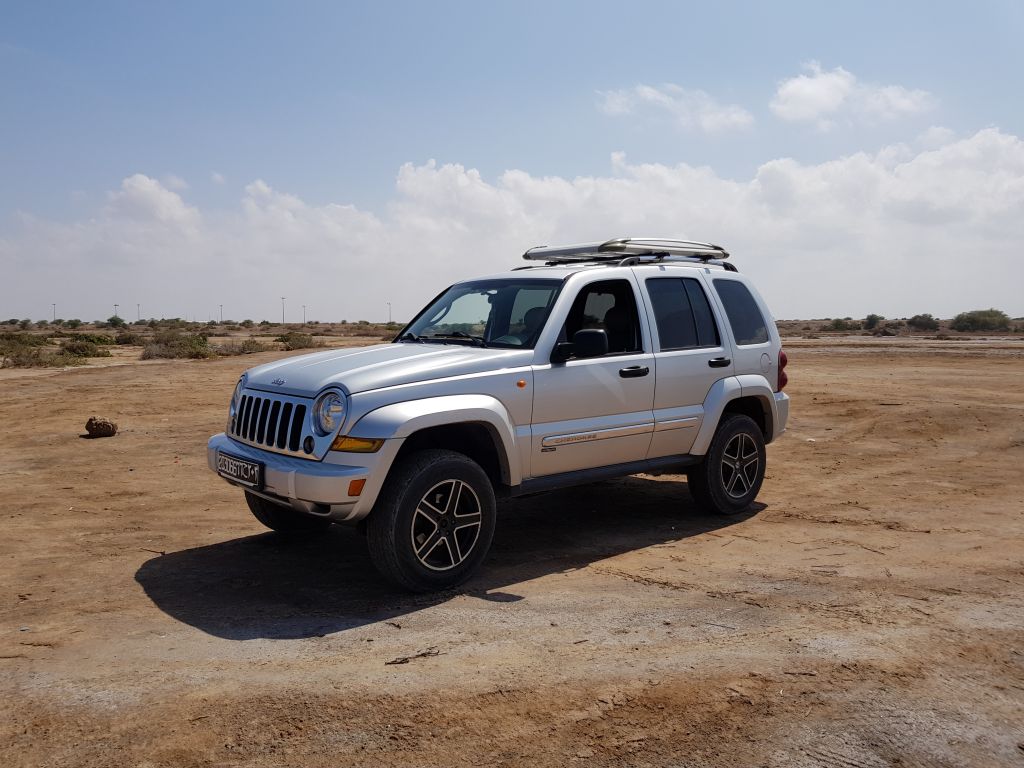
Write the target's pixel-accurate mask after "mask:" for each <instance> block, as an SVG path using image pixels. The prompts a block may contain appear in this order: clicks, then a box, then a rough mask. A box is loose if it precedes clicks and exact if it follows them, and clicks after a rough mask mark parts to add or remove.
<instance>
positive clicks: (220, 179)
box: [210, 171, 227, 184]
mask: <svg viewBox="0 0 1024 768" xmlns="http://www.w3.org/2000/svg"><path fill="white" fill-rule="evenodd" d="M210 181H212V182H213V183H214V184H223V183H224V182H225V181H227V179H225V178H224V174H223V173H218V172H217V171H212V172H211V173H210Z"/></svg>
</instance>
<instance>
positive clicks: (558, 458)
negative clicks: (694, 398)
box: [531, 279, 655, 477]
mask: <svg viewBox="0 0 1024 768" xmlns="http://www.w3.org/2000/svg"><path fill="white" fill-rule="evenodd" d="M583 328H598V329H601V330H604V331H605V333H606V334H607V336H608V347H609V348H608V354H607V355H604V356H602V357H594V358H587V359H570V360H568V361H567V362H565V363H555V364H552V363H547V364H541V365H537V366H535V369H534V386H535V390H534V402H533V436H532V457H531V458H532V462H531V463H532V475H533V476H534V477H541V476H544V475H553V474H558V473H560V472H571V471H573V470H580V469H592V468H596V467H604V466H610V465H613V464H623V463H626V462H631V461H640V460H642V459H644V458H646V456H647V450H648V447H649V446H650V442H651V434H652V432H653V429H654V417H653V412H652V407H653V403H654V380H655V370H654V355H653V354H651V351H650V349H651V347H650V339H649V335H648V333H647V326H646V323H641V321H640V317H639V313H638V312H637V299H636V283H635V281H634V280H632V279H616V280H600V281H595V282H592V283H589V284H587V285H584V286H583V287H582V288H581V289H580V292H579V294H578V295H577V297H576V299H575V301H574V302H573V304H572V307H571V309H570V310H569V314H568V316H567V318H566V320H565V323H564V325H563V327H562V331H561V333H560V336H559V338H561V339H565V340H571V339H572V337H573V334H574V333H575V332H576V331H578V330H581V329H583Z"/></svg>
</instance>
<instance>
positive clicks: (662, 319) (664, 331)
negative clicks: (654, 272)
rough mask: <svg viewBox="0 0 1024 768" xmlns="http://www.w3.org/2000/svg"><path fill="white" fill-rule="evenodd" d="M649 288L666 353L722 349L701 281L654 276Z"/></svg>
mask: <svg viewBox="0 0 1024 768" xmlns="http://www.w3.org/2000/svg"><path fill="white" fill-rule="evenodd" d="M646 285H647V293H648V295H650V297H651V306H652V307H653V308H654V320H655V322H656V323H657V324H658V338H659V339H660V341H661V350H662V351H663V352H664V351H668V350H673V349H694V348H696V347H717V346H719V344H720V342H719V337H718V328H717V327H716V326H715V318H714V315H712V314H711V306H710V305H709V304H708V299H707V296H705V295H704V289H703V288H701V286H700V283H699V282H698V281H696V280H694V279H693V278H689V277H686V278H679V277H652V278H649V279H648V280H647V281H646Z"/></svg>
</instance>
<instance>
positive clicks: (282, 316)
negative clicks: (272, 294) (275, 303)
mask: <svg viewBox="0 0 1024 768" xmlns="http://www.w3.org/2000/svg"><path fill="white" fill-rule="evenodd" d="M284 299H285V297H284V296H282V297H281V325H284Z"/></svg>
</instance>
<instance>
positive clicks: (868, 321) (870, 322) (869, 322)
mask: <svg viewBox="0 0 1024 768" xmlns="http://www.w3.org/2000/svg"><path fill="white" fill-rule="evenodd" d="M883 320H885V318H884V317H882V316H881V315H876V314H870V315H868V316H867V317H865V318H864V329H865V330H868V331H873V330H874V329H875V328H877V327H878V324H879V323H880V322H882V321H883Z"/></svg>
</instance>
